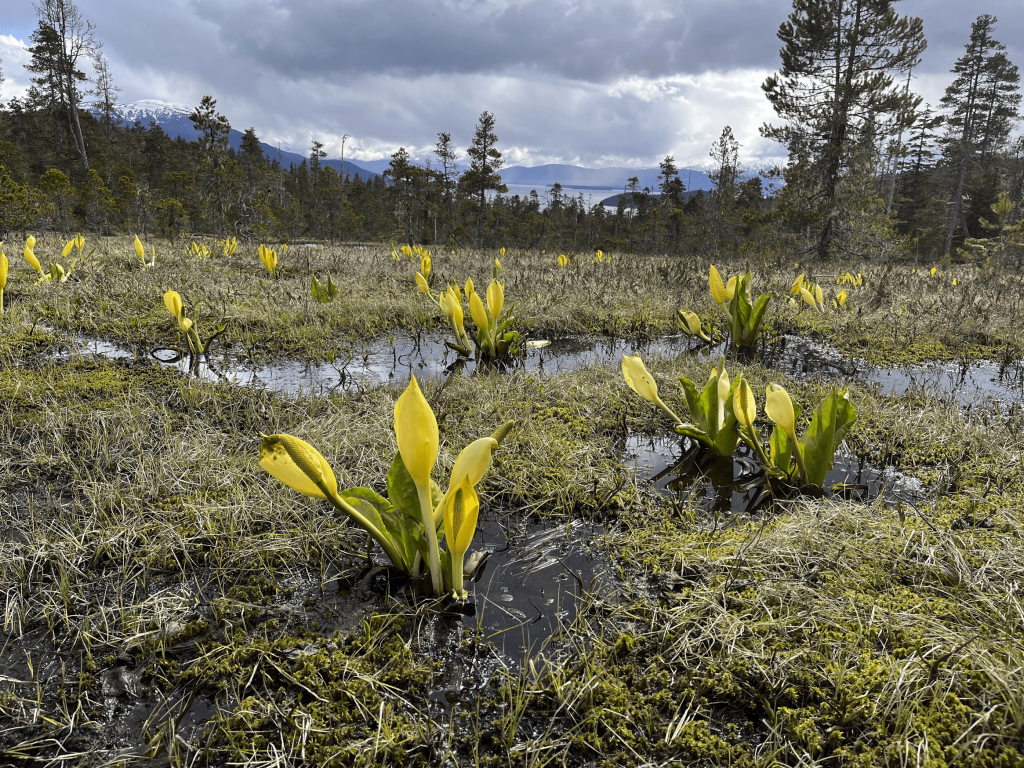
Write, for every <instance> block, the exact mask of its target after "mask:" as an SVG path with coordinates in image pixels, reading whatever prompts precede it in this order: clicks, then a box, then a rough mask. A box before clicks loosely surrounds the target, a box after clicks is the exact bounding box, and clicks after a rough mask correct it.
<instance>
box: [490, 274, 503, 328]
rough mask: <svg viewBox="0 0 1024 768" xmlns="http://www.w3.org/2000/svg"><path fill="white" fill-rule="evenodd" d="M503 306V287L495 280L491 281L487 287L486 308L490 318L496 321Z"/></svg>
mask: <svg viewBox="0 0 1024 768" xmlns="http://www.w3.org/2000/svg"><path fill="white" fill-rule="evenodd" d="M504 306H505V287H504V286H503V285H502V284H501V283H499V282H498V281H497V280H491V284H490V285H488V286H487V308H488V309H489V310H490V311H491V317H493V318H494V319H495V320H497V319H498V315H500V314H501V309H502V307H504Z"/></svg>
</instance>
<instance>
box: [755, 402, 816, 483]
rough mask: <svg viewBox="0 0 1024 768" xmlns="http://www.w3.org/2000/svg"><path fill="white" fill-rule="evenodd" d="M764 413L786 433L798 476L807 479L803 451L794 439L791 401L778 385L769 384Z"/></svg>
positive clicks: (794, 421)
mask: <svg viewBox="0 0 1024 768" xmlns="http://www.w3.org/2000/svg"><path fill="white" fill-rule="evenodd" d="M764 412H765V413H766V414H768V418H769V419H771V420H772V421H773V422H774V423H775V424H777V425H778V426H779V428H780V429H781V430H782V431H783V432H785V433H786V437H788V438H789V440H790V442H791V443H792V447H793V458H795V459H796V463H797V466H798V467H799V468H800V476H801V477H807V467H805V466H804V457H803V453H802V450H803V449H802V447H801V446H800V443H799V442H797V439H796V417H795V416H794V414H793V401H792V400H790V399H789V393H788V392H787V391H786V390H785V389H783V388H782V387H780V386H779V385H778V384H770V385H769V386H768V391H767V392H766V393H765V403H764Z"/></svg>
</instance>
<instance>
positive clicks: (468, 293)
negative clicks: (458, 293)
mask: <svg viewBox="0 0 1024 768" xmlns="http://www.w3.org/2000/svg"><path fill="white" fill-rule="evenodd" d="M474 288H475V287H474V285H473V278H472V277H467V278H466V296H467V297H469V296H472V295H473V291H474Z"/></svg>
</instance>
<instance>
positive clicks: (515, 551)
mask: <svg viewBox="0 0 1024 768" xmlns="http://www.w3.org/2000/svg"><path fill="white" fill-rule="evenodd" d="M600 535H601V527H600V526H597V525H594V524H591V523H587V522H584V521H582V520H569V521H566V522H564V523H561V524H559V525H552V524H547V523H527V522H526V521H525V520H524V519H523V515H522V514H520V513H516V512H506V513H501V514H495V513H493V512H491V513H487V514H485V515H484V516H483V517H482V518H481V520H480V524H479V527H478V529H477V535H476V537H475V539H474V542H473V548H472V549H471V551H470V554H472V553H473V552H474V551H475V552H486V553H488V554H487V557H486V559H485V560H484V562H483V563H482V565H481V566H480V567H478V568H477V571H476V573H475V574H474V576H473V580H472V582H467V584H466V589H467V590H468V591H469V600H468V602H467V604H466V609H465V610H464V611H463V612H462V613H458V614H449V615H448V617H447V619H444V620H439V621H438V624H437V626H435V627H434V632H435V633H436V635H437V636H436V637H435V641H434V642H435V646H436V647H437V649H438V650H439V651H442V652H443V649H444V648H450V647H451V642H452V640H453V639H454V637H453V636H452V635H453V633H454V635H460V634H461V633H462V632H463V631H464V630H470V631H472V632H473V633H477V632H479V634H480V638H481V639H482V640H483V641H484V642H485V643H492V644H493V645H494V647H495V649H496V651H497V653H498V654H499V655H500V657H501V658H502V659H503V660H504V661H506V662H512V663H515V664H518V663H521V662H522V661H523V659H524V658H526V657H528V656H532V655H534V654H536V653H538V652H540V651H547V652H549V653H550V652H551V651H552V646H551V643H556V644H559V643H560V641H562V640H564V639H565V638H564V637H563V633H564V632H565V631H566V630H568V629H569V627H570V626H571V625H572V623H573V622H574V621H575V620H576V617H577V612H578V610H579V607H580V604H581V601H584V600H587V599H590V598H592V597H598V596H599V597H601V598H602V599H608V598H609V597H610V596H611V594H612V592H613V591H614V587H615V578H614V575H613V573H614V570H613V568H612V565H611V561H610V559H609V557H608V555H607V552H605V551H604V550H603V549H602V548H601V547H600V546H598V544H597V540H598V539H599V537H600Z"/></svg>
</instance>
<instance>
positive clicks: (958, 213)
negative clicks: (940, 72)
mask: <svg viewBox="0 0 1024 768" xmlns="http://www.w3.org/2000/svg"><path fill="white" fill-rule="evenodd" d="M995 24H996V17H995V16H991V15H989V14H982V15H981V16H979V17H978V18H977V19H975V21H974V23H973V24H971V37H970V40H968V42H967V45H966V46H965V48H966V51H965V53H964V55H963V56H961V57H960V58H959V59H957V61H956V64H954V65H953V69H952V71H953V73H954V74H956V79H955V80H954V81H953V82H952V83H950V84H949V86H948V87H947V88H946V92H945V95H943V97H942V100H941V101H940V102H939V103H940V104H941V106H942V107H943V108H944V109H945V110H946V111H947V115H946V125H947V126H948V127H947V131H946V134H945V136H944V137H943V139H942V144H943V148H944V151H945V156H946V159H947V162H948V163H949V165H950V167H951V168H952V169H953V171H954V174H953V184H952V194H951V199H950V208H951V209H952V210H951V211H950V215H949V220H948V222H947V223H946V238H945V241H944V243H943V247H942V252H943V254H944V255H949V252H950V250H951V248H952V245H953V236H954V234H955V233H956V231H957V228H958V227H960V228H962V231H963V234H964V235H965V236H970V233H969V232H968V231H967V220H966V215H965V211H964V193H965V191H966V189H967V186H968V181H969V180H970V176H971V171H972V170H977V171H978V173H977V174H976V176H975V178H978V179H980V178H982V177H984V176H986V175H988V174H987V173H985V171H986V170H987V169H986V168H985V167H984V166H985V161H986V160H987V159H989V158H990V157H991V153H992V152H994V151H995V150H997V149H999V148H1000V147H1001V146H1003V145H1004V144H1005V142H1006V139H1007V137H1008V136H1009V133H1010V127H1011V125H1012V122H1013V120H1014V119H1015V118H1016V117H1017V108H1018V106H1019V105H1020V90H1019V87H1020V73H1019V72H1018V70H1017V67H1016V66H1015V65H1014V64H1011V63H1010V61H1009V60H1008V59H1007V58H1006V54H1005V53H1004V51H1005V50H1006V46H1005V45H1003V44H1002V43H1000V42H998V41H997V40H995V39H994V38H993V37H992V32H993V28H994V27H995ZM974 166H978V167H977V168H976V169H975V168H974Z"/></svg>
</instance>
